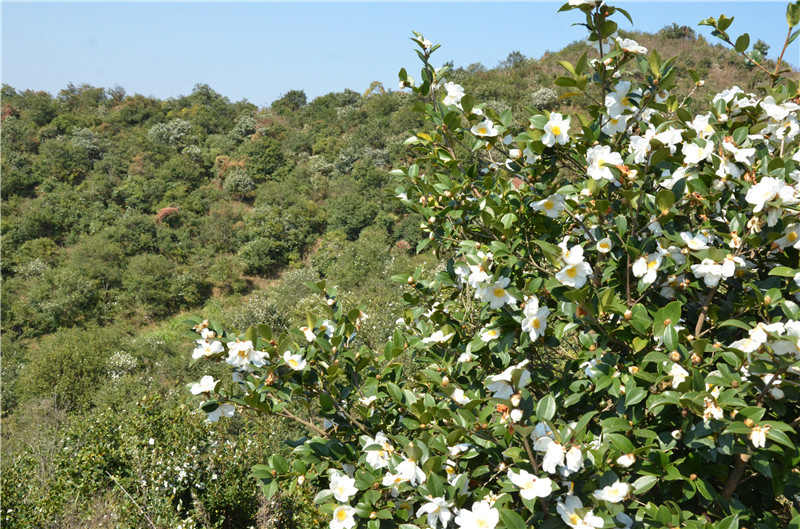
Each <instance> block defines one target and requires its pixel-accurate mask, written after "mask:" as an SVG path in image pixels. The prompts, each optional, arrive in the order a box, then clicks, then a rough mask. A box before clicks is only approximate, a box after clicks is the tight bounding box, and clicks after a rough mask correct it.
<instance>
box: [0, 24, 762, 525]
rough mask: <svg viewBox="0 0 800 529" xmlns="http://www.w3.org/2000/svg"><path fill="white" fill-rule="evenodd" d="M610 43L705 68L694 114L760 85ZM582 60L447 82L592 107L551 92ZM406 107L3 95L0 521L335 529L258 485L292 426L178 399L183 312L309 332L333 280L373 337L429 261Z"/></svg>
mask: <svg viewBox="0 0 800 529" xmlns="http://www.w3.org/2000/svg"><path fill="white" fill-rule="evenodd" d="M620 33H621V35H622V36H625V37H630V38H633V39H635V40H637V41H638V42H639V44H641V45H644V46H646V47H648V48H657V49H658V50H659V51H660V53H661V55H662V56H663V57H665V58H667V57H671V56H676V57H677V64H679V65H681V66H682V67H684V68H692V69H694V70H696V71H697V73H698V74H699V75H700V77H701V78H702V79H703V80H704V84H702V83H701V85H702V86H698V84H697V83H695V81H693V80H692V79H691V78H689V77H688V76H686V77H685V78H679V79H678V82H679V91H682V93H681V95H682V96H683V95H689V94H690V93H691V94H692V99H691V100H690V101H687V105H686V106H687V107H689V108H691V109H693V110H697V109H700V108H704V107H705V106H706V105H707V104H708V103H709V101H710V99H711V97H712V96H713V95H714V94H716V93H717V92H719V91H721V90H722V89H724V88H726V87H729V86H731V85H734V84H735V85H738V86H740V87H741V88H743V89H744V90H746V91H752V92H755V93H760V92H759V90H760V89H759V86H760V85H761V84H762V83H764V82H765V81H766V80H767V79H768V78H767V76H765V75H763V74H761V73H759V71H758V70H756V69H754V68H752V67H751V66H748V64H747V63H746V62H745V61H744V60H743V59H742V58H741V57H740V56H739V55H737V54H735V53H733V52H730V51H728V50H727V49H725V48H723V47H721V46H712V45H709V44H708V43H706V42H705V40H704V39H702V38H701V37H700V38H698V37H697V36H696V35H695V33H694V31H693V30H691V28H686V27H677V26H671V27H667V28H664V30H662V31H661V32H659V33H658V34H656V35H646V34H638V33H637V34H623V32H620ZM586 49H587V45H586V43H585V42H578V43H574V44H572V45H570V46H568V47H567V48H565V49H564V50H561V51H558V52H553V53H548V54H546V55H545V56H544V57H542V58H539V59H534V58H527V57H525V56H523V55H522V54H520V53H519V52H513V53H511V54H509V56H508V58H507V59H506V60H504V61H502V62H501V63H500V64H499V65H497V66H496V67H494V68H489V67H486V66H483V65H481V64H472V65H468V66H461V65H456V66H454V68H453V70H452V73H451V75H450V79H451V80H452V81H454V82H457V83H460V84H461V85H463V86H464V88H465V89H466V92H467V93H469V94H471V95H472V96H473V97H474V98H475V100H476V101H479V102H484V103H486V107H487V108H488V109H497V110H500V109H501V108H505V107H512V108H521V107H523V106H530V107H535V108H538V109H546V110H559V111H561V112H569V113H580V108H581V106H582V105H584V104H586V101H582V100H580V98H577V99H571V100H569V103H568V104H567V103H562V102H561V100H560V98H559V96H560V95H562V94H564V93H567V92H569V91H570V90H569V87H566V86H557V85H556V84H555V83H554V81H555V79H556V78H557V77H559V76H561V75H562V74H563V71H564V70H563V68H562V67H561V66H560V65H559V64H558V63H557V62H556V59H559V60H568V61H572V62H573V63H574V62H576V61H577V60H578V58H579V57H580V55H581V54H583V53H584V52H585V51H586ZM761 50H762V52H763V53H766V55H767V57H768V58H769V56H770V55H769V50H767V49H765V48H764V47H763V46H762V47H761ZM767 63H769V60H767ZM399 66H400V65H398V68H399ZM362 89H366V90H362ZM416 97H417V96H414V95H412V94H408V93H405V92H403V91H396V90H393V89H387V88H386V87H384V86H382V85H380V83H373V85H372V86H370V87H359V91H352V90H345V91H344V92H339V93H330V94H327V95H324V96H321V97H318V98H316V99H314V100H311V101H309V100H308V99H307V97H306V95H305V93H304V92H303V91H302V90H301V89H298V90H293V91H290V92H288V93H287V94H285V95H284V96H283V97H281V98H280V99H278V100H276V101H274V102H273V103H272V104H271V105H270V106H269V107H267V108H258V107H256V106H254V105H252V104H251V103H248V102H246V101H241V102H231V101H229V100H228V99H227V98H225V97H224V95H222V94H218V93H216V92H215V91H214V90H213V89H212V88H211V87H209V86H206V85H198V86H196V87H195V89H194V91H193V92H192V93H191V94H190V95H188V96H181V97H176V98H171V99H167V100H163V101H162V100H158V99H154V98H151V97H145V96H142V95H138V94H136V95H129V94H126V92H125V90H124V89H122V88H119V87H114V88H100V87H92V86H86V85H81V86H72V85H70V86H68V87H67V88H65V89H64V90H62V91H61V92H59V93H58V94H57V95H50V94H47V93H44V92H35V91H18V90H15V89H14V88H13V87H11V86H7V85H4V86H3V89H2V101H1V102H0V104H1V105H2V157H1V158H0V160H1V162H2V167H1V169H2V180H1V185H2V188H1V189H2V251H3V255H2V261H1V266H2V334H3V341H2V426H3V427H2V436H3V443H2V451H3V453H2V467H3V469H2V497H3V502H2V513H0V520H2V524H3V525H4V526H7V527H54V528H55V527H117V526H121V527H127V526H131V527H148V526H155V527H249V526H255V527H258V528H260V529H261V528H267V527H279V526H281V525H280V524H285V525H283V527H317V526H320V527H322V526H327V525H328V522H327V520H326V519H324V517H319V516H317V515H316V514H315V511H314V509H313V506H312V505H311V499H312V498H313V497H314V494H315V492H316V491H313V490H310V489H308V488H307V487H306V488H303V487H302V486H301V487H299V488H298V490H297V491H295V492H294V493H292V495H291V496H286V497H283V498H282V499H281V498H280V497H279V498H278V499H277V500H272V501H271V502H266V501H263V500H261V499H260V491H259V489H258V487H257V485H256V483H255V481H253V480H252V479H251V478H249V477H248V476H249V473H250V466H251V465H252V464H255V463H258V462H261V461H262V460H263V458H264V456H265V454H271V453H276V452H282V451H287V450H288V447H286V446H285V445H284V444H283V442H282V441H283V440H284V439H287V438H289V437H291V435H294V434H295V433H297V431H298V430H297V426H296V423H289V422H287V423H283V422H278V421H276V420H275V419H270V420H265V421H263V422H261V423H257V424H254V423H252V422H249V423H247V424H245V423H244V422H242V421H239V420H238V419H234V420H229V421H227V422H220V423H209V422H206V421H204V419H205V418H204V417H202V416H200V415H199V414H197V413H195V412H193V411H192V406H188V405H187V404H186V403H187V402H188V400H189V397H190V396H191V395H190V393H189V391H188V390H184V389H177V388H183V386H184V385H186V384H187V383H189V382H192V381H196V380H197V379H199V377H200V374H201V371H200V370H199V369H197V368H195V367H192V366H190V365H189V360H190V357H191V350H192V348H193V347H194V344H193V343H192V341H191V340H190V339H189V338H186V337H185V336H183V327H182V325H181V321H182V320H184V319H185V316H186V315H187V314H196V315H202V316H203V317H204V318H211V319H215V320H217V321H219V322H220V323H222V324H224V325H225V326H227V327H233V328H236V329H239V330H241V331H243V330H244V329H246V328H247V327H248V326H249V325H252V324H255V323H263V322H266V323H269V324H270V325H272V327H273V328H276V329H281V328H286V327H288V326H289V325H298V324H302V323H303V322H305V320H306V314H307V312H308V311H310V310H312V307H313V304H315V303H317V301H316V300H315V298H313V297H312V296H311V292H310V291H308V290H307V289H306V288H305V287H304V286H303V284H304V283H305V282H307V281H316V280H319V279H321V278H325V279H327V280H328V282H329V284H331V285H336V286H337V287H338V289H339V292H340V299H342V300H345V301H347V302H348V304H349V305H351V306H356V305H362V306H363V308H364V312H365V313H366V314H367V315H368V319H367V320H366V322H365V324H364V329H363V331H362V333H361V336H360V337H359V338H358V339H359V340H361V341H363V343H364V344H365V345H367V346H368V347H371V348H376V347H381V344H382V341H383V340H385V338H386V337H387V336H388V335H389V334H390V333H391V332H392V331H393V329H394V322H395V320H396V318H397V312H398V310H399V309H400V306H399V305H398V304H397V301H396V300H398V299H399V298H400V297H401V295H402V293H403V291H404V287H403V286H402V285H397V284H392V283H390V282H389V281H388V277H390V276H391V275H394V274H400V273H407V272H409V271H411V270H414V269H418V268H424V269H429V270H431V269H435V268H436V267H437V266H438V265H439V260H438V259H437V257H436V256H434V255H432V254H429V253H425V252H422V253H420V254H417V252H416V251H415V250H416V248H417V245H418V243H419V242H420V241H421V240H422V237H423V236H424V234H423V233H422V232H420V230H419V223H420V219H418V218H416V217H415V216H409V215H407V214H406V212H405V208H404V207H403V206H402V204H401V203H400V202H399V201H398V200H396V198H395V196H394V195H395V193H394V191H393V190H394V187H395V181H394V177H393V176H392V175H391V174H390V171H391V169H392V168H394V167H397V166H401V165H407V164H408V163H409V160H410V159H411V155H410V153H409V151H408V146H407V145H406V140H407V138H408V137H409V134H410V131H411V130H412V129H414V128H417V127H418V126H419V117H418V114H416V113H414V112H412V109H411V107H412V105H413V104H414V103H415V102H416ZM514 118H515V119H516V121H517V122H518V123H517V124H516V125H517V127H518V128H520V129H522V128H523V127H525V124H524V122H523V116H514ZM220 372H222V371H220ZM204 374H205V372H204ZM306 411H308V410H306ZM301 412H302V410H301V411H300V412H298V413H301ZM245 433H246V434H248V435H244V434H245ZM245 439H247V440H245Z"/></svg>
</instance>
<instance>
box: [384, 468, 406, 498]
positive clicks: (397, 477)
mask: <svg viewBox="0 0 800 529" xmlns="http://www.w3.org/2000/svg"><path fill="white" fill-rule="evenodd" d="M407 481H408V479H407V478H406V477H404V476H403V475H402V474H400V473H399V472H397V473H395V474H392V473H391V472H387V473H386V475H385V476H383V481H381V485H383V486H384V487H389V492H390V493H391V495H392V498H396V497H398V496H399V495H400V485H401V484H402V483H405V482H407Z"/></svg>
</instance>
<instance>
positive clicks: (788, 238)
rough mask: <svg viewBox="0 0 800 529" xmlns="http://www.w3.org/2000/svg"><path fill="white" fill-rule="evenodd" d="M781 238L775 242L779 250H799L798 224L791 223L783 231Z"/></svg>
mask: <svg viewBox="0 0 800 529" xmlns="http://www.w3.org/2000/svg"><path fill="white" fill-rule="evenodd" d="M783 233H784V235H783V237H781V238H780V239H778V240H776V241H775V244H777V245H778V246H779V247H780V249H781V250H785V249H786V247H787V246H791V247H792V248H795V249H800V224H797V223H796V222H795V223H792V224H789V225H787V226H786V227H785V228H784V229H783Z"/></svg>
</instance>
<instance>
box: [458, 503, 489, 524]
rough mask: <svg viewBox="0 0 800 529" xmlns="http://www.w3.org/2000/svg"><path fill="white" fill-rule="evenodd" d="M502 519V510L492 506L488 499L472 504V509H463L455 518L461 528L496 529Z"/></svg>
mask: <svg viewBox="0 0 800 529" xmlns="http://www.w3.org/2000/svg"><path fill="white" fill-rule="evenodd" d="M499 521H500V511H498V510H497V509H495V508H494V507H492V505H491V504H490V503H489V502H488V501H479V502H475V503H473V504H472V509H470V510H467V509H461V510H460V511H459V512H458V516H456V518H455V522H456V525H458V527H460V528H461V529H494V528H495V527H497V523H498V522H499Z"/></svg>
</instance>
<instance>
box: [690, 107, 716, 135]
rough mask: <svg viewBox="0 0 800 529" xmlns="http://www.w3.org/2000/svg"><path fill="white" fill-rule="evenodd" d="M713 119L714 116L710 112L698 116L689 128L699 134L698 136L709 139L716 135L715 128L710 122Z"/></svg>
mask: <svg viewBox="0 0 800 529" xmlns="http://www.w3.org/2000/svg"><path fill="white" fill-rule="evenodd" d="M711 117H712V115H711V113H710V112H709V113H708V114H704V115H702V116H696V117H695V118H694V120H693V121H692V122H691V123H690V124H689V126H690V127H692V128H693V129H694V130H695V132H697V135H698V136H700V137H701V138H707V137H709V136H711V135H712V134H714V127H712V126H711V124H710V123H709V122H708V121H709V119H710V118H711Z"/></svg>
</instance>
